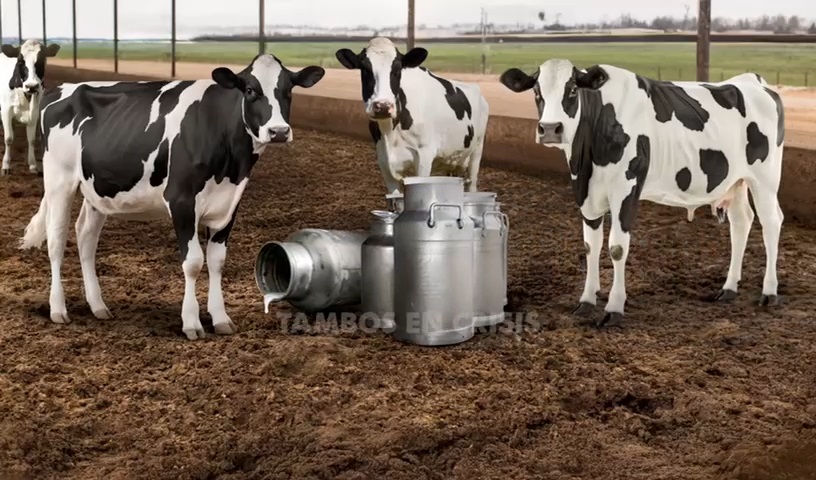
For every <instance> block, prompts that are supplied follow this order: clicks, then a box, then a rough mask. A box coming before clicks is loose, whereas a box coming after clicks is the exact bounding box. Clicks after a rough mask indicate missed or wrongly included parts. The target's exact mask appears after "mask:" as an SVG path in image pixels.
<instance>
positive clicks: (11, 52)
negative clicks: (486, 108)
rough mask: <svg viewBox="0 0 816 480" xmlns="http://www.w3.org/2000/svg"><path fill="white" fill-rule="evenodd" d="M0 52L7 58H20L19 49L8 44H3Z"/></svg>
mask: <svg viewBox="0 0 816 480" xmlns="http://www.w3.org/2000/svg"><path fill="white" fill-rule="evenodd" d="M0 50H2V51H3V55H5V56H7V57H9V58H17V57H19V56H20V47H14V46H12V45H9V44H3V46H2V47H0Z"/></svg>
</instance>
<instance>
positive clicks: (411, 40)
mask: <svg viewBox="0 0 816 480" xmlns="http://www.w3.org/2000/svg"><path fill="white" fill-rule="evenodd" d="M415 38H416V37H415V36H414V0H408V50H411V49H412V48H414V45H415V44H416V41H415Z"/></svg>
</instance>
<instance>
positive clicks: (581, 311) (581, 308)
mask: <svg viewBox="0 0 816 480" xmlns="http://www.w3.org/2000/svg"><path fill="white" fill-rule="evenodd" d="M594 310H595V305H593V304H591V303H589V302H581V303H579V304H578V308H576V309H575V310H573V311H572V314H573V315H577V316H579V317H584V316H587V315H589V314H591V313H592V312H593V311H594Z"/></svg>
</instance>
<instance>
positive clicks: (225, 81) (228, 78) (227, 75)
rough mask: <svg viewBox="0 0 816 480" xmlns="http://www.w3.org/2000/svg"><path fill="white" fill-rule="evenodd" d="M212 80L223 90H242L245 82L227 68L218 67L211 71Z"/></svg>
mask: <svg viewBox="0 0 816 480" xmlns="http://www.w3.org/2000/svg"><path fill="white" fill-rule="evenodd" d="M212 79H213V80H215V83H217V84H219V85H221V86H222V87H224V88H238V89H240V90H243V89H244V84H245V82H244V81H243V80H242V79H241V78H240V77H239V76H238V75H236V74H234V73H233V72H232V70H230V69H229V68H227V67H218V68H216V69H215V70H213V71H212Z"/></svg>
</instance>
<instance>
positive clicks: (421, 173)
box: [413, 147, 434, 177]
mask: <svg viewBox="0 0 816 480" xmlns="http://www.w3.org/2000/svg"><path fill="white" fill-rule="evenodd" d="M413 155H414V169H415V170H416V174H417V176H418V177H430V176H431V170H432V169H433V161H434V151H433V149H431V148H427V147H426V148H420V149H419V150H417V151H416V152H413Z"/></svg>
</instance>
